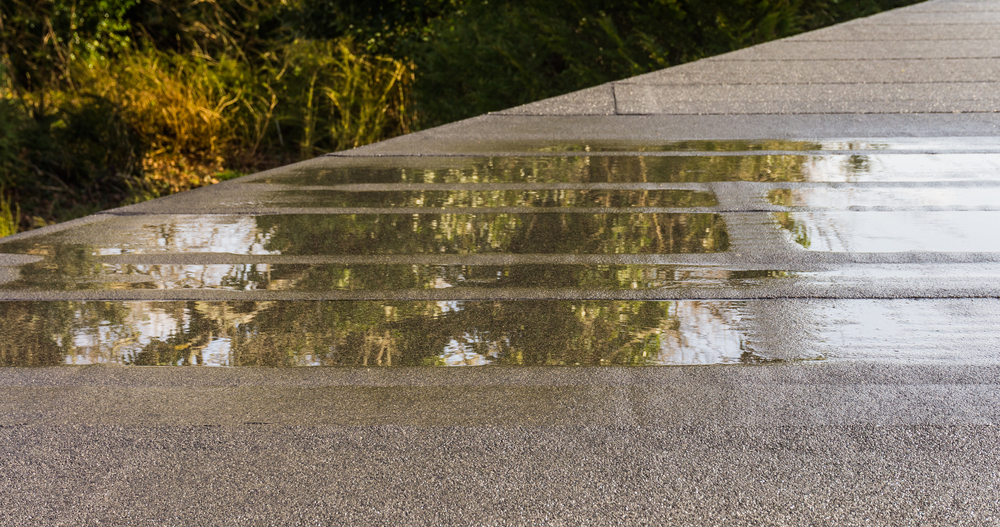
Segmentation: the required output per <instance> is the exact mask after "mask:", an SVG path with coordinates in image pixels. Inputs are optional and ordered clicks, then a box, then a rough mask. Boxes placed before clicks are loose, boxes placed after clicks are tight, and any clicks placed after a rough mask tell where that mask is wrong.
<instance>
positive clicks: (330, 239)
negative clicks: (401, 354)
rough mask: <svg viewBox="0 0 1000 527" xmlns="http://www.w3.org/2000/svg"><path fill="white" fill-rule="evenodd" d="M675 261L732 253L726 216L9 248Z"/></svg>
mask: <svg viewBox="0 0 1000 527" xmlns="http://www.w3.org/2000/svg"><path fill="white" fill-rule="evenodd" d="M80 244H85V245H89V246H90V247H91V251H92V252H93V253H94V254H98V255H108V254H156V253H170V252H173V253H180V252H210V253H213V252H214V253H232V254H253V255H262V254H269V255H276V254H282V255H389V254H410V255H417V254H490V253H493V254H498V253H507V254H666V253H706V252H719V251H725V250H726V249H727V248H728V246H729V238H728V235H727V234H726V229H725V223H724V222H723V220H722V217H721V216H719V215H717V214H686V213H664V214H640V213H635V214H606V213H598V214H586V213H537V214H506V213H486V214H464V213H463V214H316V215H310V214H305V215H264V216H239V215H233V216H230V215H217V216H208V215H204V216H199V215H189V216H188V215H183V216H149V217H137V216H128V217H117V218H114V219H111V220H108V221H105V222H102V223H99V224H93V225H86V226H82V227H79V228H77V229H73V230H71V231H66V232H62V233H56V234H53V235H49V236H40V237H36V238H30V239H28V240H25V241H24V242H15V243H11V244H9V245H6V246H4V248H5V250H9V251H14V252H21V253H28V254H40V255H44V254H51V253H53V252H54V251H55V250H56V246H59V245H64V246H65V245H71V246H75V245H80Z"/></svg>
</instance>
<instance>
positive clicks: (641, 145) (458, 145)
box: [446, 137, 1000, 152]
mask: <svg viewBox="0 0 1000 527" xmlns="http://www.w3.org/2000/svg"><path fill="white" fill-rule="evenodd" d="M446 142H447V146H448V150H449V151H454V152H755V151H790V152H803V151H830V150H833V151H841V150H858V151H880V150H912V151H941V150H948V151H983V150H997V149H1000V144H998V142H997V140H996V138H995V137H894V138H870V139H815V140H784V139H771V140H758V141H747V140H689V141H625V140H623V141H609V140H602V141H564V142H548V143H546V142H543V141H492V142H490V143H488V145H487V146H485V147H484V146H483V144H482V143H479V142H476V143H470V142H464V141H446Z"/></svg>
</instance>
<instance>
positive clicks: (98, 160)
mask: <svg viewBox="0 0 1000 527" xmlns="http://www.w3.org/2000/svg"><path fill="white" fill-rule="evenodd" d="M70 71H71V74H72V78H73V83H72V85H70V84H69V83H63V84H55V85H49V86H47V87H46V88H45V89H38V90H33V91H26V92H22V93H20V94H17V95H15V94H14V93H13V91H12V90H10V89H3V86H0V184H3V185H7V187H8V188H10V189H12V190H13V194H12V195H13V198H11V197H10V196H8V198H5V199H15V200H18V199H20V204H21V205H23V209H24V210H25V216H24V217H23V218H22V221H21V227H22V228H33V227H35V226H38V225H46V224H49V223H52V222H55V221H64V220H67V219H71V218H73V217H78V216H81V215H85V214H90V213H93V212H96V211H98V210H101V209H104V208H109V207H114V206H118V205H121V204H127V203H134V202H138V201H143V200H146V199H150V198H155V197H158V196H162V195H166V194H171V193H174V192H179V191H183V190H188V189H191V188H195V187H199V186H203V185H208V184H213V183H217V182H219V181H220V180H223V179H228V178H231V177H235V176H238V175H240V174H244V173H249V172H253V171H257V170H261V169H266V168H271V167H274V166H279V165H282V164H287V163H289V162H292V161H296V160H299V159H306V158H310V157H313V156H315V155H317V154H320V153H323V152H325V151H332V150H339V149H343V148H352V147H357V146H361V145H364V144H367V143H371V142H374V141H378V140H381V139H384V138H386V137H391V136H394V135H398V134H401V133H406V132H408V131H409V130H410V129H411V128H412V127H413V123H414V115H413V112H412V111H411V109H410V107H409V106H410V94H409V90H410V87H411V85H412V80H413V74H412V69H411V68H410V67H409V66H408V65H407V63H405V62H403V61H400V60H396V59H391V58H385V57H368V56H364V55H362V54H360V53H357V52H356V51H355V50H354V46H353V45H352V44H351V42H350V41H346V40H341V41H291V42H288V43H286V44H284V45H282V46H281V47H279V48H277V49H276V50H275V51H274V52H272V53H269V54H268V55H267V56H265V57H261V58H260V59H259V60H256V61H250V60H247V59H246V57H243V56H240V55H237V54H230V55H222V56H219V57H209V56H206V55H203V54H200V53H176V52H172V51H160V50H157V49H154V48H146V49H139V48H136V47H132V48H128V49H125V50H123V51H122V52H121V53H120V54H119V55H118V56H117V57H116V58H115V60H107V61H93V60H83V59H79V60H76V61H74V62H73V63H72V64H71V65H70ZM0 73H2V72H0ZM4 79H5V77H4V76H3V75H0V81H3V80H4ZM8 84H9V83H8ZM12 206H13V207H14V209H15V210H16V209H17V205H16V204H15V205H12ZM15 223H17V221H16V220H15Z"/></svg>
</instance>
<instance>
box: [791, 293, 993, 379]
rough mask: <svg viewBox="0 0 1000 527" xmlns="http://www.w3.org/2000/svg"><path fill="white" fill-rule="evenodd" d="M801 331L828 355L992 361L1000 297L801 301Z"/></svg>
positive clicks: (817, 349)
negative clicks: (804, 318) (804, 316)
mask: <svg viewBox="0 0 1000 527" xmlns="http://www.w3.org/2000/svg"><path fill="white" fill-rule="evenodd" d="M800 304H801V305H800V309H801V311H803V312H808V313H809V315H808V316H809V319H810V320H812V321H814V322H815V326H814V328H813V329H811V330H807V329H803V331H802V332H801V333H800V335H801V336H804V337H805V339H806V340H807V341H808V343H809V344H808V347H809V348H811V349H812V350H814V351H815V352H817V353H819V354H821V355H823V356H825V357H826V358H827V359H830V360H838V359H844V360H887V361H892V362H911V363H934V362H945V363H955V362H959V363H963V362H964V363H989V364H996V361H997V360H998V359H1000V342H998V340H997V335H998V334H1000V300H997V299H993V298H990V299H906V300H836V301H811V302H808V304H807V303H805V302H801V303H800Z"/></svg>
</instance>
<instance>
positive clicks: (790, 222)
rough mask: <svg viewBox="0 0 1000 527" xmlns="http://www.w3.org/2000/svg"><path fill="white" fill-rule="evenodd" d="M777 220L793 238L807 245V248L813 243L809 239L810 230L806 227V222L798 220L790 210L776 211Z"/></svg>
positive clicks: (802, 244) (798, 242)
mask: <svg viewBox="0 0 1000 527" xmlns="http://www.w3.org/2000/svg"><path fill="white" fill-rule="evenodd" d="M774 218H775V220H777V221H778V224H779V225H781V227H782V228H783V229H785V230H787V231H788V232H789V234H791V236H792V240H794V241H795V243H797V244H799V245H801V246H802V247H805V248H806V249H808V248H809V246H810V245H812V241H811V240H810V239H809V230H808V229H807V228H806V226H805V224H803V223H801V222H798V221H796V220H795V219H794V218H793V217H792V213H790V212H775V213H774Z"/></svg>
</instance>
